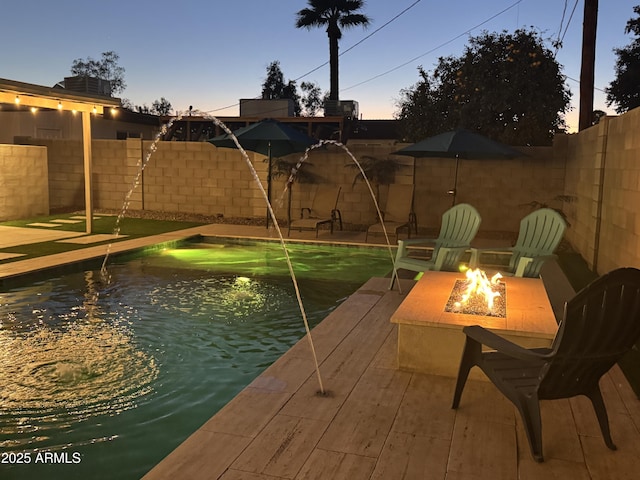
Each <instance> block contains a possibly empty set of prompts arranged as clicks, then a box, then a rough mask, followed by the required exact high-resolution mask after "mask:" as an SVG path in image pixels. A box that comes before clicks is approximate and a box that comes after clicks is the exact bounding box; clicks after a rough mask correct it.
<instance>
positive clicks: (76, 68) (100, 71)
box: [71, 51, 127, 96]
mask: <svg viewBox="0 0 640 480" xmlns="http://www.w3.org/2000/svg"><path fill="white" fill-rule="evenodd" d="M119 58H120V56H119V55H118V54H117V53H116V52H114V51H108V52H103V53H102V58H101V59H100V60H94V59H93V58H91V57H87V58H86V59H82V58H76V59H75V60H74V61H73V63H72V64H71V74H72V75H74V76H79V77H95V78H100V79H102V80H108V81H109V82H110V83H111V95H112V96H115V95H116V94H118V93H121V92H123V91H124V89H125V88H126V87H127V85H126V84H125V82H124V68H123V67H121V66H120V65H118V59H119Z"/></svg>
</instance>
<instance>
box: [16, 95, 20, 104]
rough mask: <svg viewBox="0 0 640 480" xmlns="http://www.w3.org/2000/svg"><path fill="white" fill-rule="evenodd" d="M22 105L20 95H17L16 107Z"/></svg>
mask: <svg viewBox="0 0 640 480" xmlns="http://www.w3.org/2000/svg"><path fill="white" fill-rule="evenodd" d="M19 104H20V97H19V96H18V95H16V105H19Z"/></svg>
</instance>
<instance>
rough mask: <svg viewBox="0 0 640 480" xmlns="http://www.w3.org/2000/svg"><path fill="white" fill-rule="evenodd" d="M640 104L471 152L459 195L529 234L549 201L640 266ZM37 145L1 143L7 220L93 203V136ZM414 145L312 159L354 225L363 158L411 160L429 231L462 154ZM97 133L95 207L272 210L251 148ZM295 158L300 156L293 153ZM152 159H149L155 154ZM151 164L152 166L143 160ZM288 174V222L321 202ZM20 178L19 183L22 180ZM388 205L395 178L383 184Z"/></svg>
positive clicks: (283, 206) (284, 213) (588, 242)
mask: <svg viewBox="0 0 640 480" xmlns="http://www.w3.org/2000/svg"><path fill="white" fill-rule="evenodd" d="M638 132H640V109H636V110H633V111H631V112H628V113H626V114H624V115H621V116H618V117H605V118H603V119H602V120H601V122H600V123H599V124H598V125H595V126H593V127H591V128H589V129H586V130H584V131H582V132H580V133H579V134H573V135H559V136H557V137H556V139H555V141H554V145H553V147H528V148H520V150H521V151H522V152H523V153H524V154H525V155H524V156H522V157H520V158H517V159H512V160H467V159H462V160H460V161H459V164H458V182H457V198H456V203H462V202H466V203H470V204H472V205H474V206H475V207H476V208H477V209H478V211H479V212H480V215H481V216H482V224H481V226H480V230H481V232H483V231H484V232H489V231H501V232H504V231H506V232H517V231H518V228H519V223H520V220H521V219H522V217H523V216H525V215H526V214H528V213H529V212H530V211H532V210H534V209H535V208H538V207H539V206H542V205H546V206H549V207H552V208H556V209H561V210H562V211H563V212H564V213H565V215H566V217H567V220H568V222H569V224H570V226H569V228H568V229H567V232H566V235H565V238H566V239H567V240H568V241H569V242H570V243H571V245H572V246H573V247H574V248H575V249H576V250H577V251H578V252H579V253H580V254H581V255H582V256H583V258H584V259H585V260H586V261H587V263H588V264H589V265H590V266H591V267H592V268H594V269H595V270H597V271H598V273H604V272H606V271H609V270H611V269H613V268H616V267H618V266H636V267H640V238H639V235H640V135H638ZM33 143H34V144H37V146H35V145H34V146H17V145H0V162H1V163H0V165H1V166H2V169H1V170H0V220H9V219H16V218H27V217H29V216H35V215H40V214H42V213H47V211H48V210H54V209H55V210H62V209H80V210H81V209H83V208H84V169H83V161H82V145H81V143H80V142H79V141H76V140H34V141H33ZM403 146H405V144H393V143H390V142H387V143H385V142H377V143H371V144H366V143H356V142H349V144H348V145H347V147H348V151H346V150H345V149H343V148H341V147H339V146H335V145H327V146H324V147H322V148H318V149H315V150H313V151H311V153H310V154H309V156H308V159H307V160H306V161H305V162H304V164H303V167H302V168H303V169H308V170H309V171H310V172H312V173H313V174H315V176H316V177H317V178H318V183H329V184H334V185H339V186H340V187H341V194H340V200H339V203H338V208H339V209H340V211H341V213H342V218H343V221H344V222H345V224H346V228H363V227H364V226H366V225H369V224H371V223H373V222H375V218H376V210H375V206H374V202H373V200H372V198H371V194H370V192H369V190H368V188H367V186H366V185H365V184H364V183H363V182H362V181H355V182H354V178H355V177H356V174H357V172H358V170H357V169H356V168H354V167H353V165H355V163H354V161H353V160H352V157H351V156H352V155H353V157H355V158H356V159H362V158H364V157H367V156H370V157H375V158H387V157H389V156H391V157H392V158H394V159H395V160H397V161H398V163H400V165H401V168H400V170H399V171H398V172H397V173H396V175H395V180H394V182H395V183H405V184H411V183H413V184H414V185H415V196H414V210H415V212H416V215H417V218H418V227H419V231H420V232H422V233H427V232H429V233H432V232H433V231H434V230H436V231H437V229H438V228H439V225H440V217H441V215H442V213H443V212H444V211H445V210H447V209H448V208H449V207H450V206H451V204H452V197H451V196H450V195H448V194H447V191H448V190H450V189H452V188H453V186H454V176H455V170H456V161H455V159H450V158H416V159H414V158H412V157H404V156H393V155H392V153H393V152H394V151H396V150H399V149H400V148H402V147H403ZM150 147H151V142H150V141H146V140H145V141H143V140H140V139H128V140H94V141H93V142H92V153H93V186H94V207H95V208H97V209H112V210H120V209H121V208H122V206H123V204H124V201H125V198H126V197H127V193H128V192H129V191H130V189H131V188H132V187H133V185H134V184H137V186H136V188H135V189H134V190H133V193H132V194H131V196H130V197H129V199H128V200H129V208H130V209H132V210H151V211H165V212H177V213H193V214H202V215H221V216H224V217H227V218H234V217H236V218H237V217H242V218H264V216H265V215H266V204H265V201H264V198H263V195H262V193H261V191H260V189H259V187H258V183H257V182H256V181H255V179H254V177H253V176H252V173H251V172H250V169H249V167H248V165H247V163H246V161H245V159H244V158H243V157H242V156H241V154H240V152H238V151H236V150H233V149H224V148H216V147H214V146H213V145H211V144H209V143H206V142H159V143H158V144H157V150H156V151H155V152H154V153H153V154H151V156H150V157H149V158H147V157H148V155H149V151H150ZM248 155H249V161H250V163H251V165H252V166H253V168H254V169H255V171H256V174H257V177H258V179H259V181H260V184H261V185H262V186H263V188H264V189H265V190H266V188H267V181H266V177H267V168H268V165H267V162H266V158H265V157H264V156H262V155H259V154H254V153H251V152H249V154H248ZM288 159H289V160H298V159H299V156H296V155H292V156H290V157H288ZM147 160H148V161H147ZM145 161H146V166H145V168H144V170H143V171H142V172H140V169H139V165H140V163H141V162H145ZM285 182H286V178H285V177H284V176H282V177H279V178H275V179H273V180H272V194H271V199H272V200H271V201H272V204H273V206H274V210H275V211H276V215H277V217H278V219H279V221H281V222H283V223H285V222H286V220H287V218H288V209H287V205H288V200H289V199H288V195H289V193H290V194H291V215H292V216H293V217H294V218H295V217H297V216H298V215H299V212H300V207H301V206H306V205H308V204H309V203H310V200H311V198H312V196H313V192H314V191H315V189H316V188H317V187H316V185H315V184H307V183H299V182H295V183H294V184H293V186H292V188H291V191H290V192H289V191H285ZM16 185H19V188H13V189H12V187H15V186H16ZM372 187H373V190H374V192H376V195H379V204H380V207H381V209H382V210H383V211H384V205H385V203H386V200H387V198H386V197H387V187H386V186H384V185H382V186H379V187H378V186H376V185H373V186H372Z"/></svg>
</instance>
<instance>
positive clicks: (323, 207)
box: [287, 184, 342, 238]
mask: <svg viewBox="0 0 640 480" xmlns="http://www.w3.org/2000/svg"><path fill="white" fill-rule="evenodd" d="M339 197H340V187H337V186H335V185H326V184H324V185H322V184H321V185H318V188H317V189H316V192H315V194H314V196H313V199H312V200H311V206H309V207H302V208H301V209H300V219H299V220H293V221H291V222H290V223H289V229H288V231H287V236H289V235H291V229H292V228H297V229H298V231H300V230H315V231H316V238H318V230H319V228H320V225H325V224H327V223H328V224H329V225H330V228H331V233H332V234H333V224H334V222H338V224H339V226H340V230H342V214H341V213H340V210H338V198H339Z"/></svg>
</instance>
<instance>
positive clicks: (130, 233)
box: [0, 214, 203, 263]
mask: <svg viewBox="0 0 640 480" xmlns="http://www.w3.org/2000/svg"><path fill="white" fill-rule="evenodd" d="M72 216H78V215H77V214H74V215H72V214H64V215H48V216H46V217H37V218H30V219H28V220H13V221H9V222H2V223H0V225H3V226H8V227H27V228H42V229H44V230H51V228H47V227H31V226H29V224H31V223H50V222H51V221H52V220H57V219H70V218H71V217H72ZM116 222H117V217H116V216H101V217H100V218H98V219H96V220H94V222H93V229H92V230H93V231H92V234H107V235H110V234H113V233H115V228H116ZM199 225H203V223H202V222H185V221H176V220H151V219H144V218H126V217H125V218H123V219H122V220H121V221H120V223H119V225H118V226H119V228H120V232H119V233H120V235H122V240H125V239H127V240H130V239H132V238H139V237H148V236H151V235H158V234H161V233H166V232H173V231H175V230H182V229H185V228H191V227H197V226H199ZM55 229H56V231H61V230H62V231H67V232H84V231H85V230H86V225H85V222H84V221H80V222H78V223H65V224H60V226H59V227H55ZM125 235H126V237H125ZM111 241H113V240H109V241H105V242H96V243H92V244H90V245H77V244H72V243H58V242H56V241H49V242H39V243H32V244H26V245H17V246H15V247H7V248H2V249H0V251H1V252H5V253H20V254H22V256H20V257H14V258H10V259H6V260H3V261H2V262H3V263H7V262H11V261H19V260H26V259H28V258H34V257H41V256H45V255H54V254H56V253H63V252H69V251H73V250H78V249H81V248H87V247H90V246H95V245H101V244H104V243H109V242H111ZM115 241H118V240H115Z"/></svg>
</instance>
